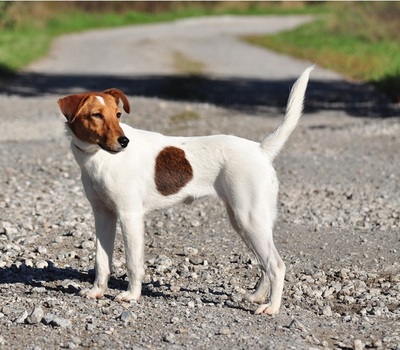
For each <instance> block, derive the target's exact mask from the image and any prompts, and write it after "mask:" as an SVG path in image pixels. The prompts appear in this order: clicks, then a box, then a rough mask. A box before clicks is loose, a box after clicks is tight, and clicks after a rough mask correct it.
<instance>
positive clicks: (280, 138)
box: [261, 66, 314, 160]
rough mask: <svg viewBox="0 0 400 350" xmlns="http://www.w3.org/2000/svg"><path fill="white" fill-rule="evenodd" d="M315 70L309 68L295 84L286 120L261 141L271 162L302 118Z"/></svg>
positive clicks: (289, 100)
mask: <svg viewBox="0 0 400 350" xmlns="http://www.w3.org/2000/svg"><path fill="white" fill-rule="evenodd" d="M313 69H314V66H311V67H308V68H307V69H306V70H305V71H304V72H303V74H302V75H301V76H300V78H299V79H297V81H296V82H295V83H294V85H293V87H292V90H291V91H290V95H289V99H288V103H287V106H286V114H285V118H284V119H283V121H282V123H281V124H280V125H279V127H278V128H277V129H276V130H275V131H274V132H273V133H272V134H270V135H268V136H267V137H266V138H264V140H262V141H261V148H262V149H263V150H264V151H265V152H266V153H267V154H268V155H269V157H270V158H271V160H272V159H274V158H275V157H276V156H277V155H278V153H279V151H280V150H281V149H282V147H283V145H284V144H285V142H286V140H287V139H288V138H289V136H290V134H291V133H292V131H293V130H294V128H295V127H296V125H297V123H298V121H299V119H300V117H301V114H302V112H303V101H304V95H305V92H306V88H307V84H308V79H309V77H310V72H311V71H312V70H313Z"/></svg>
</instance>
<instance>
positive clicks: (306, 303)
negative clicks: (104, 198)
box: [0, 16, 400, 350]
mask: <svg viewBox="0 0 400 350" xmlns="http://www.w3.org/2000/svg"><path fill="white" fill-rule="evenodd" d="M310 19H311V18H310V17H298V16H289V17H273V16H272V17H251V18H247V17H221V18H204V19H190V20H182V21H177V22H172V23H167V24H157V25H146V26H138V27H126V28H121V29H112V30H98V31H89V32H85V33H80V34H73V35H68V36H64V37H62V38H60V39H59V40H57V41H56V42H55V43H54V45H53V48H52V50H51V52H50V54H49V55H48V57H46V58H45V59H43V60H41V61H39V62H36V63H34V64H33V65H31V66H30V67H28V68H27V69H26V70H25V71H23V72H21V74H20V76H19V77H18V78H16V79H14V80H12V81H9V82H6V83H4V84H3V85H2V86H0V106H1V110H0V120H1V131H0V142H1V149H0V153H1V158H0V166H1V169H2V170H1V172H0V179H1V182H0V186H1V187H0V208H1V211H0V251H1V255H0V349H3V348H4V349H58V348H67V349H78V348H93V349H102V348H108V349H206V348H208V349H356V350H360V349H364V348H372V349H400V302H399V300H400V233H399V232H400V196H399V193H400V185H399V184H400V182H399V175H400V168H399V163H400V153H399V150H400V119H399V116H400V113H399V109H398V106H396V105H393V104H391V103H390V102H389V101H387V100H386V99H385V97H384V96H381V95H380V94H379V93H377V92H376V91H374V89H373V88H371V87H370V86H367V85H363V84H357V83H355V82H350V81H346V80H345V79H343V78H342V77H340V76H339V75H338V74H335V73H333V72H329V71H327V70H324V69H321V68H317V69H316V70H315V71H314V72H313V73H312V77H311V83H310V85H309V90H308V94H307V101H306V113H305V116H304V117H303V119H302V121H301V123H300V125H299V126H298V128H297V129H296V130H295V132H294V133H293V134H292V136H291V138H290V140H289V142H288V143H287V145H286V147H285V149H284V151H283V152H282V153H281V155H280V156H279V157H278V158H277V160H276V164H275V165H276V170H277V172H278V177H279V179H280V183H281V188H280V197H279V219H278V220H277V223H276V228H275V242H276V245H277V248H278V250H279V251H280V253H281V255H282V258H283V259H284V261H285V262H286V264H287V276H286V284H285V289H284V299H283V306H282V308H281V312H280V314H278V315H277V316H275V317H266V316H258V315H254V310H255V309H256V305H254V304H251V303H248V302H246V301H243V300H242V296H243V294H244V293H245V292H247V291H250V290H251V289H252V288H253V287H254V284H255V282H256V281H257V279H258V278H257V276H258V269H257V266H256V265H255V261H254V259H253V257H252V256H251V254H250V253H249V252H248V250H247V249H246V247H245V246H244V244H243V243H242V242H241V241H240V239H239V238H238V237H237V235H236V234H235V233H234V232H233V230H232V229H231V228H230V227H229V225H228V222H227V216H226V214H225V211H224V208H223V206H222V204H221V203H219V202H217V201H215V200H212V199H203V200H199V201H197V202H195V203H194V204H192V205H191V206H185V205H180V206H177V207H173V208H170V209H168V210H165V211H161V212H156V213H153V214H151V215H148V217H147V218H146V223H145V224H146V276H145V281H144V285H143V297H142V299H141V300H140V301H139V302H138V303H123V304H120V303H116V302H115V301H114V300H113V297H114V296H115V295H116V294H118V292H119V291H120V290H122V289H124V288H126V286H127V281H126V274H125V262H124V258H123V245H122V241H121V239H120V237H118V238H117V242H116V251H115V263H114V274H113V277H112V278H111V281H110V289H109V290H108V294H107V295H106V297H105V298H104V299H102V300H99V301H95V300H86V299H83V298H81V297H79V296H78V295H77V293H78V292H79V290H80V289H81V288H87V287H89V286H90V284H91V283H92V281H93V270H92V269H93V265H94V245H95V238H94V234H93V218H92V215H91V212H90V208H89V204H88V202H87V200H86V198H85V197H84V195H83V193H82V188H81V184H80V174H79V170H78V166H77V165H76V164H75V162H74V160H73V159H72V155H71V153H70V150H69V144H68V140H67V139H66V137H65V136H64V133H63V122H64V120H63V119H64V118H63V117H62V115H61V114H60V112H59V111H58V107H57V104H56V101H57V99H58V98H59V97H61V96H63V95H65V94H68V93H73V92H79V91H85V90H88V89H90V90H101V89H105V88H109V87H118V88H120V89H122V90H123V91H124V92H126V93H127V95H128V96H129V99H130V101H131V104H132V106H133V112H131V115H129V116H128V115H125V116H124V117H123V119H124V121H125V122H126V123H128V124H130V125H133V126H135V127H138V128H144V129H148V130H154V131H159V132H163V133H166V134H170V135H206V134H217V133H226V134H235V135H238V136H242V137H246V138H249V139H253V140H260V139H261V138H262V137H263V136H264V135H265V134H267V133H268V132H270V131H272V130H274V128H275V127H276V126H277V125H278V123H279V122H280V120H281V117H282V115H283V112H284V107H285V104H286V99H287V96H288V92H289V89H290V86H291V84H292V83H293V82H294V80H295V79H296V78H297V77H298V76H299V75H300V73H301V72H302V71H303V69H304V68H305V67H307V66H309V65H310V64H311V63H310V62H304V61H299V60H296V59H293V58H290V57H286V56H282V55H279V54H276V53H273V52H270V51H267V50H263V49H261V48H258V47H254V46H250V45H248V44H246V43H244V42H243V41H241V40H240V36H242V35H246V34H254V33H267V32H268V33H272V32H276V31H280V30H285V29H290V28H293V27H295V26H297V25H300V24H301V23H304V22H306V21H309V20H310Z"/></svg>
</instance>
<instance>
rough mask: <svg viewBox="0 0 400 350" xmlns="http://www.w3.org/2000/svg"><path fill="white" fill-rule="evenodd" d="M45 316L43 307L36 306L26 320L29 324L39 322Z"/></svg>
mask: <svg viewBox="0 0 400 350" xmlns="http://www.w3.org/2000/svg"><path fill="white" fill-rule="evenodd" d="M43 316H44V312H43V309H42V308H41V307H40V306H36V307H35V308H34V309H33V311H32V313H31V314H30V315H29V317H28V318H27V320H26V321H27V322H28V323H29V324H37V323H40V322H41V321H42V318H43Z"/></svg>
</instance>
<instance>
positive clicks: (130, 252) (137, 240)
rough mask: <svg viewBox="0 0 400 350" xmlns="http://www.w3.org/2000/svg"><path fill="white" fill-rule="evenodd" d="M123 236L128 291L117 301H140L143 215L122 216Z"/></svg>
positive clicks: (142, 275)
mask: <svg viewBox="0 0 400 350" xmlns="http://www.w3.org/2000/svg"><path fill="white" fill-rule="evenodd" d="M120 221H121V228H122V236H123V239H124V245H125V257H126V268H127V272H128V278H129V285H128V290H127V291H126V292H123V293H121V294H119V295H117V297H116V298H115V300H116V301H130V300H138V299H139V298H140V295H141V293H142V280H143V277H144V257H143V255H144V224H143V214H142V213H132V212H129V213H124V214H122V215H121V214H120Z"/></svg>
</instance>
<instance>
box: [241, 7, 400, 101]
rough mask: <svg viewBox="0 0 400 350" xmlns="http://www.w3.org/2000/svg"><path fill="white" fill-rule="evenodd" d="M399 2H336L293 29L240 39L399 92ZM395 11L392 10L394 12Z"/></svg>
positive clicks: (391, 92)
mask: <svg viewBox="0 0 400 350" xmlns="http://www.w3.org/2000/svg"><path fill="white" fill-rule="evenodd" d="M395 14H397V15H400V6H399V4H394V5H392V6H391V7H389V5H388V4H387V3H384V4H383V5H382V4H379V3H375V4H374V3H372V4H367V5H366V4H362V3H361V4H357V5H353V6H349V5H347V6H345V5H343V4H342V5H341V6H340V7H338V8H333V9H332V11H331V13H330V14H329V15H324V16H320V17H319V18H318V19H317V20H316V21H314V22H312V23H310V24H306V25H304V26H302V27H300V28H297V29H295V30H291V31H287V32H282V33H279V34H276V35H264V36H252V37H246V38H245V39H246V40H247V41H248V42H250V43H253V44H256V45H260V46H263V47H266V48H269V49H272V50H275V51H278V52H282V53H285V54H288V55H291V56H294V57H298V58H301V59H306V60H310V61H312V62H314V63H317V64H318V65H319V66H322V67H326V68H329V69H331V70H334V71H336V72H339V73H341V74H343V75H344V76H346V77H348V78H350V79H353V80H355V81H364V82H371V83H373V84H375V85H376V86H378V87H379V88H381V89H382V90H384V91H385V92H386V93H388V94H390V95H392V96H395V97H396V98H397V97H398V96H400V33H399V29H400V26H399V27H398V28H397V26H398V24H397V22H398V17H397V16H396V15H395ZM393 15H394V16H393Z"/></svg>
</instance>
